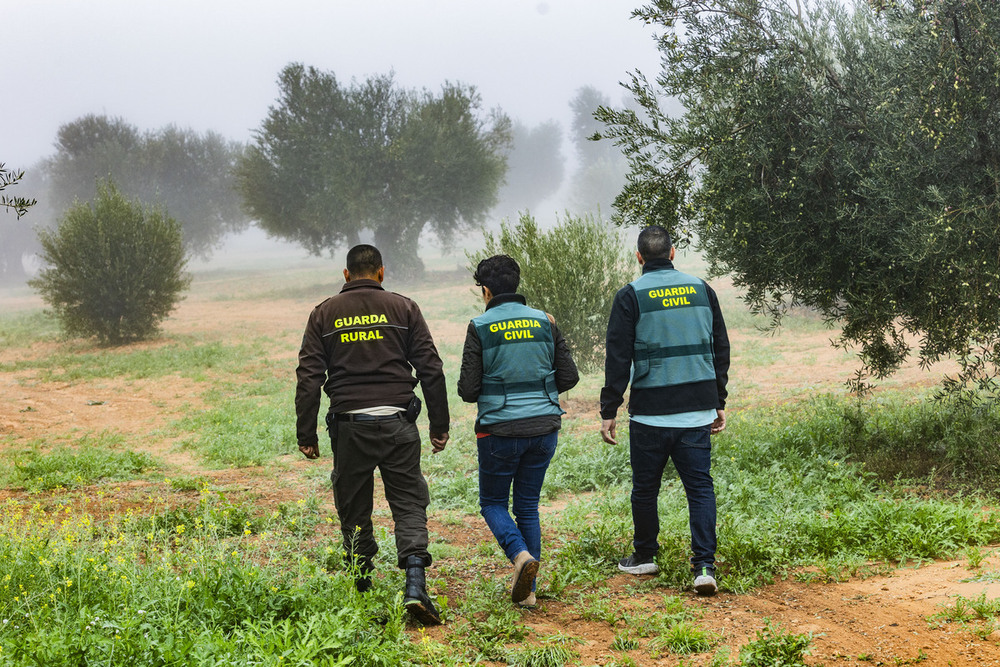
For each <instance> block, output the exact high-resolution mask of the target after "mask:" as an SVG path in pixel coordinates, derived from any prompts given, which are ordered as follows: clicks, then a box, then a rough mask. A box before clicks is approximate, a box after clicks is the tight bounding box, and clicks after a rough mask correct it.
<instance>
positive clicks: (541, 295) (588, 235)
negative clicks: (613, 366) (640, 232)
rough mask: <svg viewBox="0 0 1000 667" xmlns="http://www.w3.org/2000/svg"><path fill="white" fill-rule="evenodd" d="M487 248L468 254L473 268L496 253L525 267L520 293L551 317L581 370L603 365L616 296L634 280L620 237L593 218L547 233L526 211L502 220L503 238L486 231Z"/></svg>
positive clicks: (565, 221) (571, 221)
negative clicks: (510, 220)
mask: <svg viewBox="0 0 1000 667" xmlns="http://www.w3.org/2000/svg"><path fill="white" fill-rule="evenodd" d="M485 241H486V248H485V249H484V250H483V251H482V252H479V253H476V254H472V255H469V260H470V261H471V266H470V269H473V270H474V269H475V267H476V265H477V264H478V263H479V261H480V260H482V259H484V258H486V257H490V256H492V255H497V254H506V255H510V256H511V257H513V258H514V259H515V260H516V261H517V263H518V264H519V265H520V266H521V287H520V289H519V291H520V292H521V294H523V295H524V296H525V298H526V299H527V300H528V305H530V306H532V307H535V308H540V309H541V310H545V311H547V312H549V313H551V314H552V316H553V317H555V319H556V324H557V325H558V326H559V330H560V331H562V333H563V335H564V336H565V337H566V342H567V343H568V344H569V348H570V351H571V352H572V354H573V359H574V360H575V361H576V363H577V365H578V366H579V367H580V369H581V370H583V371H589V370H594V369H597V368H599V367H600V366H601V365H602V364H603V363H604V336H605V332H606V330H607V324H608V315H609V314H610V313H611V302H612V301H613V300H614V296H615V292H617V291H618V290H619V289H620V288H621V287H622V286H623V285H625V284H626V283H628V282H630V281H631V280H633V279H634V278H635V267H634V266H633V263H632V262H631V261H629V260H630V255H629V254H628V253H627V252H626V251H625V247H624V245H623V243H622V239H621V235H620V234H619V233H618V232H617V231H616V230H614V229H612V228H610V227H609V226H608V225H606V224H603V223H601V222H598V221H596V220H595V219H594V218H593V216H591V215H587V216H583V217H574V216H572V215H569V214H568V213H567V214H566V216H565V218H564V219H563V220H561V221H557V224H556V226H555V227H553V228H552V229H551V230H549V231H548V232H541V231H539V229H538V224H537V223H536V222H535V219H534V218H533V217H532V216H531V215H529V214H527V213H524V214H522V215H521V217H520V219H519V220H518V221H517V224H515V225H510V224H509V223H507V222H504V223H503V224H501V226H500V234H499V235H498V236H494V235H493V234H491V233H489V232H486V234H485Z"/></svg>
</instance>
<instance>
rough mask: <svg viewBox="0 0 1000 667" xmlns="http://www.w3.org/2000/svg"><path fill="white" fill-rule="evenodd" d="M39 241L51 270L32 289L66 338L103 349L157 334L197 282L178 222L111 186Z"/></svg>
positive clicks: (41, 235)
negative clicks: (89, 340) (92, 340)
mask: <svg viewBox="0 0 1000 667" xmlns="http://www.w3.org/2000/svg"><path fill="white" fill-rule="evenodd" d="M39 241H40V242H41V245H42V250H43V252H42V259H43V260H44V261H45V263H46V264H47V267H46V268H45V269H43V270H42V271H41V273H39V275H38V277H37V278H35V279H34V280H32V281H31V282H30V283H29V284H30V285H31V286H32V287H34V288H35V289H37V290H38V291H39V292H40V293H41V295H42V298H43V299H44V300H45V302H46V303H48V304H49V305H50V306H52V308H53V309H54V310H55V313H56V316H57V318H58V319H59V321H60V323H61V324H62V327H63V329H65V331H66V333H68V334H70V335H81V336H96V337H97V338H98V339H99V340H100V341H101V343H102V344H121V343H125V342H128V341H133V340H141V339H144V338H148V337H150V336H152V335H153V334H155V333H156V331H157V330H158V328H159V324H160V322H161V321H162V320H163V318H165V317H166V316H167V315H168V314H169V313H170V311H171V310H173V309H174V306H175V305H176V303H177V301H178V300H179V298H180V296H179V295H180V293H181V292H182V291H183V290H184V289H186V288H187V286H188V284H189V283H190V278H189V277H187V276H186V275H185V274H184V267H185V265H186V263H187V261H186V259H185V256H184V248H183V244H182V239H181V228H180V225H179V223H178V222H177V221H176V220H174V219H173V218H170V217H169V216H168V215H167V214H166V212H165V211H163V210H161V209H156V208H150V209H144V208H143V206H142V204H141V203H140V202H138V201H129V200H128V199H127V198H126V197H125V196H124V195H123V194H122V193H120V192H119V191H118V189H117V188H116V187H115V185H114V183H112V182H111V181H110V180H108V181H106V182H104V183H100V184H99V185H98V191H97V197H96V199H95V201H94V203H93V204H88V203H77V204H75V205H74V206H72V207H71V208H70V209H69V210H68V211H67V212H66V215H65V216H64V217H63V219H62V220H61V221H60V223H59V226H58V227H57V228H56V229H55V230H54V231H45V230H43V231H41V232H39Z"/></svg>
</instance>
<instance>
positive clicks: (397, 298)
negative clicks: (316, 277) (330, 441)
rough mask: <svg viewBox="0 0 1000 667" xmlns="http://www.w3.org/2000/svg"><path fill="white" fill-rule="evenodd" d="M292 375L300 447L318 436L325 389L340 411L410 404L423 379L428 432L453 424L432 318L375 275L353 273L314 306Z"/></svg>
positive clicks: (442, 429)
mask: <svg viewBox="0 0 1000 667" xmlns="http://www.w3.org/2000/svg"><path fill="white" fill-rule="evenodd" d="M414 371H415V372H416V377H414V375H413V372H414ZM295 374H296V378H297V385H296V391H295V412H296V417H297V420H296V434H297V438H298V442H299V445H300V446H308V445H314V444H316V443H317V441H318V437H317V435H316V420H317V416H318V414H319V409H320V400H321V394H320V388H322V389H323V390H324V391H326V393H327V395H328V396H329V397H330V410H331V412H334V413H340V412H349V411H351V410H360V409H364V408H371V407H376V406H381V405H393V406H398V407H401V408H405V407H406V405H407V404H408V403H409V402H410V399H412V398H413V395H414V393H413V389H414V387H415V386H416V385H417V382H418V381H419V383H420V386H421V389H422V390H423V394H424V401H425V403H426V407H427V417H428V420H429V422H430V431H431V433H434V434H440V433H446V432H447V431H448V426H449V419H450V418H449V414H448V391H447V386H446V385H445V378H444V371H443V368H442V364H441V357H440V356H439V355H438V351H437V348H436V347H435V346H434V340H433V339H432V338H431V333H430V329H428V327H427V322H426V321H425V320H424V317H423V315H422V314H421V312H420V308H419V307H418V306H417V304H416V303H414V302H413V301H412V300H410V299H408V298H406V297H405V296H402V295H400V294H395V293H394V292H387V291H385V290H384V289H382V286H381V285H380V284H379V283H378V281H376V280H369V279H358V280H352V281H350V282H348V283H346V284H345V285H344V287H343V288H342V289H341V291H340V294H337V295H336V296H333V297H330V298H329V299H327V300H326V301H324V302H323V303H321V304H320V305H318V306H316V308H314V309H313V311H312V313H311V314H310V315H309V321H308V322H307V324H306V330H305V334H304V335H303V337H302V348H301V350H300V351H299V365H298V368H297V369H296V371H295Z"/></svg>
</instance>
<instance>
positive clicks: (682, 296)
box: [630, 269, 715, 389]
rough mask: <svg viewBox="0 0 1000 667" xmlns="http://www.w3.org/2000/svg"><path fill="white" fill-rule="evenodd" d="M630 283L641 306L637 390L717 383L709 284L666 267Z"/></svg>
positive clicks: (635, 373) (634, 371)
mask: <svg viewBox="0 0 1000 667" xmlns="http://www.w3.org/2000/svg"><path fill="white" fill-rule="evenodd" d="M630 285H631V286H632V289H633V290H634V291H635V296H636V299H637V300H638V302H639V320H638V322H636V325H635V349H634V351H633V357H632V359H633V368H632V388H633V389H650V388H654V387H671V386H674V385H679V384H688V383H690V382H702V381H705V380H713V379H715V364H714V359H713V353H712V323H713V320H712V307H711V304H709V302H708V286H707V285H706V284H705V281H703V280H701V279H699V278H695V277H694V276H689V275H687V274H685V273H681V272H680V271H677V270H675V269H663V270H661V271H650V272H648V273H644V274H643V275H642V276H641V277H639V278H638V279H637V280H635V281H634V282H632V283H630Z"/></svg>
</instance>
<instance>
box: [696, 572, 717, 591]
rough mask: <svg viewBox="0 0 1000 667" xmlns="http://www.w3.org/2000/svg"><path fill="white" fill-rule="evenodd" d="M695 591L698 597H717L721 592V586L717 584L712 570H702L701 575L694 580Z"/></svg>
mask: <svg viewBox="0 0 1000 667" xmlns="http://www.w3.org/2000/svg"><path fill="white" fill-rule="evenodd" d="M694 590H695V592H696V593H697V594H698V595H715V594H716V593H717V592H719V585H718V584H717V583H716V582H715V572H714V571H713V570H711V569H710V568H707V567H703V568H701V571H700V573H699V574H698V576H697V577H695V578H694Z"/></svg>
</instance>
